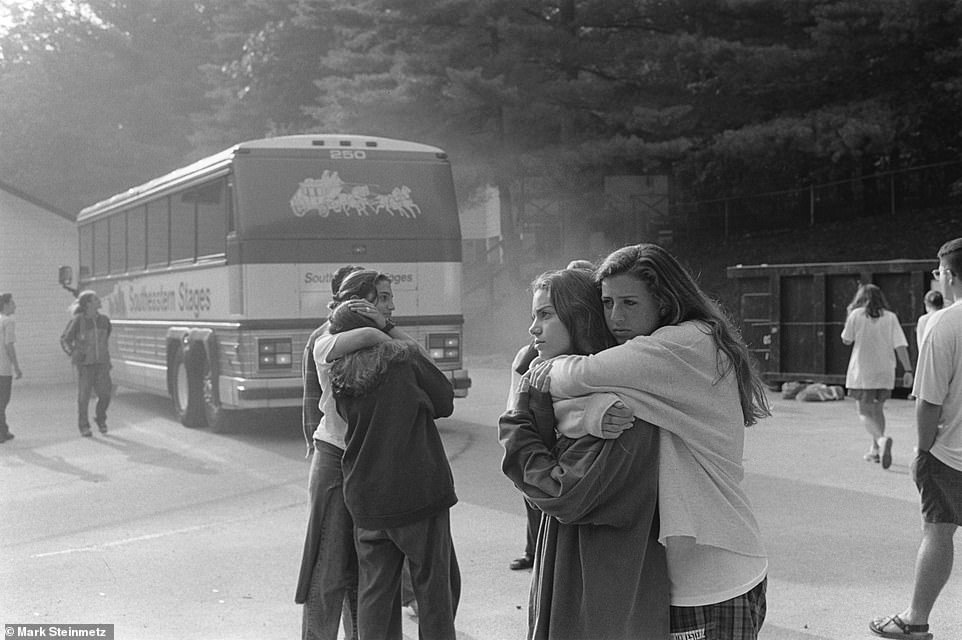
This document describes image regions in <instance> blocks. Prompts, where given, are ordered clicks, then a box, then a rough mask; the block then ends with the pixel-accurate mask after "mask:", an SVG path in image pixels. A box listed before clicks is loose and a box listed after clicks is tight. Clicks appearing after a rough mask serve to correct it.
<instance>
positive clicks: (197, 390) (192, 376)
mask: <svg viewBox="0 0 962 640" xmlns="http://www.w3.org/2000/svg"><path fill="white" fill-rule="evenodd" d="M188 356H189V353H188V352H185V350H184V349H183V348H179V349H177V353H175V354H174V362H173V366H174V376H173V385H172V388H171V397H172V399H173V401H174V411H176V413H177V418H178V419H179V420H180V423H181V424H182V425H184V426H185V427H190V428H191V429H199V428H202V427H203V426H204V425H205V420H204V410H203V406H202V404H201V402H202V400H203V391H202V386H201V379H200V376H198V375H197V373H196V372H195V369H194V367H191V366H190V364H191V363H190V360H189V357H188Z"/></svg>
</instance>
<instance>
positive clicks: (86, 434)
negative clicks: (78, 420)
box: [80, 425, 93, 438]
mask: <svg viewBox="0 0 962 640" xmlns="http://www.w3.org/2000/svg"><path fill="white" fill-rule="evenodd" d="M80 435H81V436H83V437H84V438H89V437H90V436H92V435H93V432H92V431H90V425H87V426H85V427H80Z"/></svg>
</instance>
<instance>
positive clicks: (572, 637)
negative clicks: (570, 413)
mask: <svg viewBox="0 0 962 640" xmlns="http://www.w3.org/2000/svg"><path fill="white" fill-rule="evenodd" d="M553 427H554V414H553V411H552V405H551V397H550V396H549V395H548V394H545V393H541V392H538V391H532V392H531V393H530V394H529V393H521V394H519V395H518V398H517V402H516V405H515V407H514V409H512V410H509V411H507V412H505V413H504V414H503V415H502V416H501V420H500V424H499V431H500V438H501V443H502V445H503V446H504V449H505V456H504V460H503V462H502V465H501V468H502V470H503V471H504V473H505V474H506V475H507V476H508V477H509V478H510V479H511V480H512V481H513V482H514V484H515V486H517V487H518V488H519V489H521V491H523V492H524V495H525V497H526V498H527V499H528V500H530V501H531V502H532V503H534V505H535V506H536V507H538V508H539V509H541V511H542V512H543V513H544V515H543V516H542V518H541V532H540V533H539V534H538V547H537V551H536V557H535V571H534V575H533V579H532V583H531V593H530V598H529V610H528V638H529V640H585V639H586V638H599V639H600V638H604V639H605V640H663V639H664V638H667V637H668V612H669V598H668V567H667V564H666V558H665V549H664V547H662V546H661V545H660V544H658V511H657V506H658V428H657V427H655V426H654V425H651V424H649V423H646V422H644V421H642V420H637V419H636V420H635V424H634V426H633V427H632V428H630V429H628V430H626V431H624V432H623V433H622V434H621V436H619V437H618V438H617V439H615V440H600V439H598V438H595V437H592V436H585V437H583V438H578V439H577V440H572V439H570V438H559V439H558V441H557V444H554V445H549V444H546V443H545V441H544V438H545V435H544V434H545V433H552V440H553V431H554V429H553Z"/></svg>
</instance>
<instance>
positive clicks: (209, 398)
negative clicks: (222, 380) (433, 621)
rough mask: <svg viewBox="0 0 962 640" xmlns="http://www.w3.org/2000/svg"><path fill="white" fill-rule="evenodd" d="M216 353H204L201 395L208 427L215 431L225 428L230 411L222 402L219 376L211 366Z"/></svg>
mask: <svg viewBox="0 0 962 640" xmlns="http://www.w3.org/2000/svg"><path fill="white" fill-rule="evenodd" d="M213 357H214V354H211V353H204V366H203V372H204V373H203V376H201V395H202V396H203V403H204V421H205V422H206V423H207V427H208V428H209V429H210V430H211V431H213V432H214V433H219V432H221V431H223V430H224V428H225V427H226V424H227V415H228V411H227V409H225V408H224V406H223V405H222V404H221V402H220V393H219V390H218V387H217V377H216V375H215V374H214V371H213V367H212V366H211V359H212V358H213Z"/></svg>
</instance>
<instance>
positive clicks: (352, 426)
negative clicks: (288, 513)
mask: <svg viewBox="0 0 962 640" xmlns="http://www.w3.org/2000/svg"><path fill="white" fill-rule="evenodd" d="M369 323H370V320H369V319H368V318H366V317H364V316H362V315H360V314H358V313H356V312H355V311H352V310H351V308H350V305H349V303H345V304H342V305H340V306H339V307H338V308H337V309H335V310H334V312H333V313H332V314H331V317H330V331H331V333H332V334H334V333H338V332H341V331H346V330H349V329H354V328H357V327H360V326H368V325H369ZM331 384H332V387H333V390H334V395H335V397H336V398H337V410H338V413H339V414H340V415H341V417H342V418H343V419H344V420H345V422H347V436H346V438H345V442H346V447H345V450H344V457H343V459H342V462H341V466H342V469H343V472H344V502H345V504H346V505H347V509H348V511H349V512H350V514H351V516H352V518H353V520H354V525H355V540H354V542H355V547H356V549H357V555H358V569H359V577H358V630H359V635H360V638H361V640H366V639H368V638H371V639H375V638H376V639H381V638H384V639H388V640H390V639H394V638H397V639H400V638H401V637H402V632H401V610H400V601H399V599H398V594H399V588H400V581H401V569H402V565H403V563H404V560H405V558H407V560H408V564H409V566H410V569H411V579H412V583H413V586H414V593H415V596H416V597H417V602H418V605H419V614H418V624H419V631H420V636H421V637H423V638H432V639H448V638H449V639H450V640H455V637H456V634H455V630H454V616H455V613H456V611H457V605H458V600H459V598H460V592H461V575H460V571H459V569H458V562H457V558H456V556H455V553H454V545H453V542H452V539H451V526H450V516H449V510H450V508H451V507H452V506H453V505H454V504H455V503H456V502H457V496H456V495H455V492H454V478H453V476H452V474H451V467H450V465H449V464H448V460H447V456H446V455H445V452H444V446H443V445H442V443H441V436H440V434H439V433H438V429H437V426H436V425H435V422H434V420H435V419H436V418H441V417H446V416H449V415H451V413H452V412H453V411H454V389H453V388H452V386H451V383H450V382H449V381H448V379H447V377H446V376H445V375H444V374H443V373H442V372H441V371H440V370H439V369H438V368H437V367H436V366H435V365H434V363H433V362H431V360H430V359H428V357H427V356H426V355H425V354H423V353H422V352H421V350H420V349H419V348H418V347H416V346H414V345H410V344H405V343H402V342H399V341H396V340H391V341H387V342H384V343H382V344H379V345H377V346H374V347H370V348H367V349H362V350H360V351H356V352H353V353H350V354H347V355H345V356H343V357H342V358H341V359H340V360H338V361H336V362H335V363H334V365H333V366H332V368H331Z"/></svg>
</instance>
